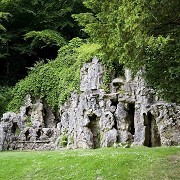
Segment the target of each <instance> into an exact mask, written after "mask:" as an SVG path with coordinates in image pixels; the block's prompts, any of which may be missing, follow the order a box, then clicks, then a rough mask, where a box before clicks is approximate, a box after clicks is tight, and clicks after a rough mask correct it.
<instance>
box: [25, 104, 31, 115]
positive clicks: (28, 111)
mask: <svg viewBox="0 0 180 180" xmlns="http://www.w3.org/2000/svg"><path fill="white" fill-rule="evenodd" d="M31 112H32V109H31V107H30V106H28V107H27V108H26V115H27V116H30V115H31Z"/></svg>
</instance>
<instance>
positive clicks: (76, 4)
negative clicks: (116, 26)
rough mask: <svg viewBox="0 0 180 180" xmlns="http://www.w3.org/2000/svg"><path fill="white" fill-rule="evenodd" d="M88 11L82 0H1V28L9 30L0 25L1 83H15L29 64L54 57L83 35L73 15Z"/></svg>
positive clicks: (25, 72) (22, 75) (24, 72)
mask: <svg viewBox="0 0 180 180" xmlns="http://www.w3.org/2000/svg"><path fill="white" fill-rule="evenodd" d="M84 11H85V8H84V6H83V5H82V1H81V0H72V1H64V0H54V1H46V0H38V1H36V0H28V1H27V0H13V1H12V0H1V1H0V28H1V29H3V30H5V28H6V31H3V30H1V29H0V71H1V72H2V73H1V74H0V79H3V80H4V81H0V84H6V85H14V84H15V83H16V82H17V81H18V80H19V79H22V78H23V77H25V75H26V74H27V69H26V67H30V66H32V65H33V64H34V63H35V62H36V61H38V60H39V59H54V58H55V57H56V56H57V51H58V49H59V47H62V46H63V45H64V44H65V42H68V41H69V40H70V39H72V38H74V37H76V36H79V37H83V33H82V32H80V28H79V27H78V26H77V23H76V22H75V21H74V19H73V18H72V17H71V15H72V14H73V13H79V12H84ZM5 12H7V13H5ZM10 14H11V15H12V17H10V18H8V21H7V17H8V16H9V15H10ZM2 25H3V26H2ZM24 37H25V38H24ZM7 67H10V68H7Z"/></svg>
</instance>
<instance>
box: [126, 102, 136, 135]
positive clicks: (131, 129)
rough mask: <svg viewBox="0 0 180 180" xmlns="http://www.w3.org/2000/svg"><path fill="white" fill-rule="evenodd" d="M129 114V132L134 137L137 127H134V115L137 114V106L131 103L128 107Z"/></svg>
mask: <svg viewBox="0 0 180 180" xmlns="http://www.w3.org/2000/svg"><path fill="white" fill-rule="evenodd" d="M127 113H128V121H129V132H130V133H131V134H132V135H134V133H135V127H134V113H135V104H134V103H129V104H128V105H127Z"/></svg>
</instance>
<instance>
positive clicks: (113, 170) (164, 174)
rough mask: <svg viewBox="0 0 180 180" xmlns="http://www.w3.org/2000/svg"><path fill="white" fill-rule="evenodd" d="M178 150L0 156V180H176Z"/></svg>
mask: <svg viewBox="0 0 180 180" xmlns="http://www.w3.org/2000/svg"><path fill="white" fill-rule="evenodd" d="M179 167H180V148H179V147H159V148H145V147H138V148H129V149H124V148H101V149H95V150H82V149H80V150H60V151H4V152H0V179H2V180H6V179H7V180H13V179H24V180H26V179H33V180H34V179H42V180H46V179H50V180H54V179H62V180H65V179H73V180H76V179H77V180H88V179H92V180H95V179H99V180H101V179H103V180H105V179H106V180H116V179H117V180H123V179H124V180H128V179H134V180H138V179H147V180H149V179H157V180H160V179H162V180H166V179H179V178H180V168H179Z"/></svg>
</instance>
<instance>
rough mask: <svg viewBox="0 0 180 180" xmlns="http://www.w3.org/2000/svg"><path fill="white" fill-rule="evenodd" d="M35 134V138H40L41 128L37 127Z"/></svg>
mask: <svg viewBox="0 0 180 180" xmlns="http://www.w3.org/2000/svg"><path fill="white" fill-rule="evenodd" d="M36 134H37V136H36V139H37V140H38V139H39V138H40V136H41V129H38V131H37V132H36Z"/></svg>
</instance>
